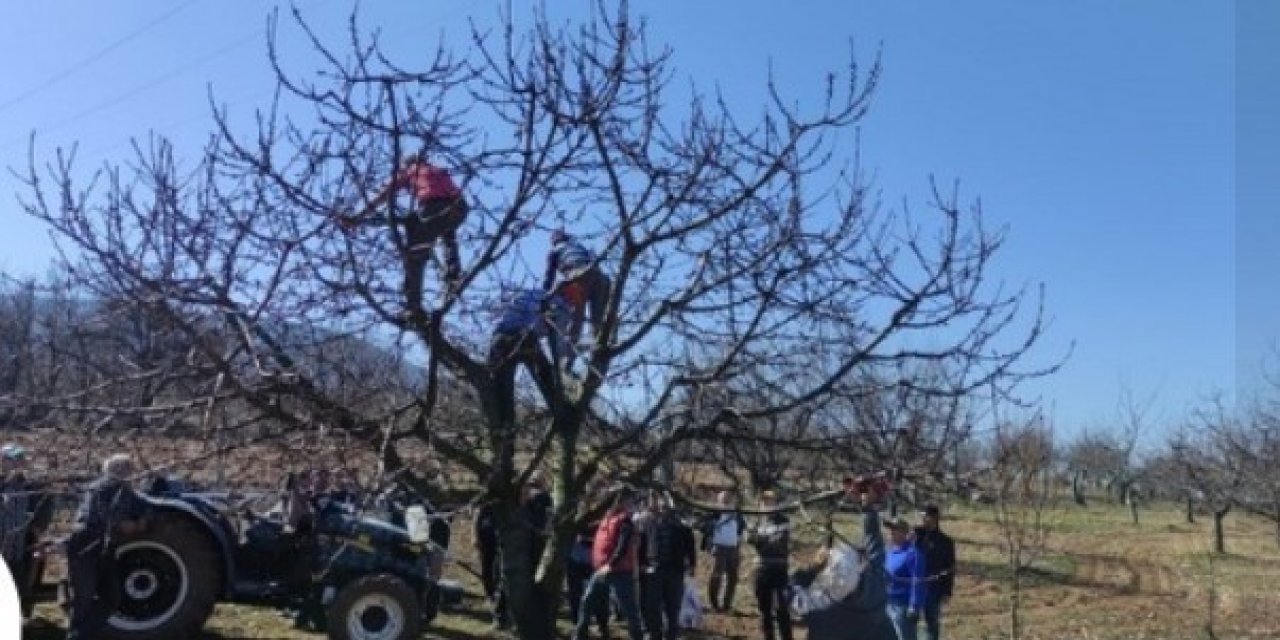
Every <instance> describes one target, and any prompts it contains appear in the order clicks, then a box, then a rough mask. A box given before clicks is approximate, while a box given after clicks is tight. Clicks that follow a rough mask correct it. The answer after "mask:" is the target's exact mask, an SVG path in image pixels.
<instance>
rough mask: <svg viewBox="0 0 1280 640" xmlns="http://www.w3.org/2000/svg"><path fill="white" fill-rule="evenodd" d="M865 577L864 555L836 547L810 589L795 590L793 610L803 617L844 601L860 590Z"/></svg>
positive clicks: (850, 548) (850, 549) (841, 546)
mask: <svg viewBox="0 0 1280 640" xmlns="http://www.w3.org/2000/svg"><path fill="white" fill-rule="evenodd" d="M861 577H862V554H861V553H859V552H858V550H857V549H854V548H853V547H851V546H849V545H847V544H843V543H842V544H837V545H836V546H834V547H832V548H831V551H829V552H828V553H827V563H826V565H825V566H823V568H822V571H819V572H818V575H817V577H815V578H814V580H813V583H812V584H810V585H809V586H808V587H799V586H797V587H794V588H793V589H792V591H791V608H792V609H793V610H794V611H795V612H796V613H797V614H799V615H801V616H804V615H806V614H808V613H809V612H810V611H821V610H823V609H826V608H828V607H831V606H832V605H835V604H836V603H839V602H840V601H842V600H844V599H845V598H847V597H848V596H849V594H851V593H853V592H854V591H855V590H857V588H858V581H859V579H861Z"/></svg>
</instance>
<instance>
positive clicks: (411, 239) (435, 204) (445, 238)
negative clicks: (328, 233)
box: [338, 148, 470, 316]
mask: <svg viewBox="0 0 1280 640" xmlns="http://www.w3.org/2000/svg"><path fill="white" fill-rule="evenodd" d="M401 190H406V191H408V192H409V194H410V196H411V197H412V203H411V205H410V207H409V211H408V213H407V215H404V216H396V215H395V213H394V212H395V211H396V208H395V207H392V208H391V212H392V213H391V215H390V216H389V217H390V218H391V224H397V225H400V227H401V229H402V230H403V231H402V232H403V233H404V252H403V261H404V295H405V313H406V315H408V316H420V315H421V314H422V312H423V309H422V289H423V275H424V272H425V270H426V266H427V261H428V260H430V259H432V258H433V257H434V255H435V244H436V241H437V240H439V241H440V242H441V243H442V244H443V245H444V261H443V276H444V282H445V286H446V287H447V289H448V290H449V291H456V290H457V287H458V283H459V280H460V278H461V276H462V260H461V258H460V257H459V255H458V235H457V234H458V228H459V227H461V226H462V223H463V222H464V221H465V220H466V218H467V213H469V211H470V208H469V207H468V206H467V201H466V198H464V197H463V196H462V190H461V189H459V188H458V185H457V184H455V183H454V181H453V178H452V177H450V175H449V173H448V172H447V171H445V170H444V169H441V168H440V167H437V166H435V165H433V164H431V163H430V162H429V161H428V160H427V151H426V149H425V148H423V149H421V150H419V151H418V152H417V153H416V154H414V155H412V156H409V158H408V159H407V160H406V161H405V162H404V164H403V166H401V167H400V169H399V170H397V171H396V173H395V174H394V175H393V176H392V177H391V179H390V180H389V181H388V182H387V184H386V186H384V187H383V188H382V190H381V191H380V192H378V194H377V195H376V196H374V197H373V199H371V200H369V202H368V204H366V205H365V207H364V208H363V209H361V210H360V211H359V212H357V213H355V214H353V215H350V216H344V217H341V218H339V219H338V222H339V224H340V225H342V228H343V229H346V230H348V231H350V230H351V229H354V228H355V227H356V226H357V225H358V224H360V223H361V222H362V221H363V220H365V219H366V218H368V217H369V216H370V215H371V214H372V213H373V211H374V209H377V208H378V207H380V206H382V205H384V204H386V203H387V202H389V201H390V200H391V199H392V198H393V197H395V195H396V194H397V193H399V192H400V191H401Z"/></svg>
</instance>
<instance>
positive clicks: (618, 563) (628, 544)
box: [591, 511, 639, 571]
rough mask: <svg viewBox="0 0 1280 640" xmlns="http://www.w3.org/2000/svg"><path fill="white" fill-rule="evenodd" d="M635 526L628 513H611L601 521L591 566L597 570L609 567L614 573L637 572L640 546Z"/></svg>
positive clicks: (592, 552)
mask: <svg viewBox="0 0 1280 640" xmlns="http://www.w3.org/2000/svg"><path fill="white" fill-rule="evenodd" d="M636 543H637V539H636V536H635V526H634V525H633V524H632V523H631V514H630V513H627V512H626V511H622V512H610V513H608V514H606V515H605V517H604V520H602V521H600V528H599V529H596V538H595V540H594V544H592V545H591V566H592V567H594V568H595V569H596V570H600V569H602V568H604V567H606V566H607V567H609V568H610V569H611V570H613V571H635V570H636V556H637V551H636V550H637V549H638V548H639V545H637V544H636Z"/></svg>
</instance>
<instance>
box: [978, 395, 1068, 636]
mask: <svg viewBox="0 0 1280 640" xmlns="http://www.w3.org/2000/svg"><path fill="white" fill-rule="evenodd" d="M988 457H989V464H990V472H989V474H990V479H991V482H992V491H993V493H994V497H995V502H994V504H993V509H994V512H995V521H996V525H997V526H998V527H999V529H1000V536H1001V538H1002V542H1003V551H1004V554H1005V561H1006V563H1007V565H1008V569H1009V573H1010V590H1009V637H1010V638H1013V639H1015V640H1016V639H1017V638H1019V637H1021V634H1022V614H1021V611H1022V581H1023V578H1024V576H1025V575H1026V571H1027V569H1029V568H1030V567H1031V566H1032V564H1033V563H1035V562H1036V561H1037V560H1038V559H1040V558H1041V557H1042V556H1043V555H1044V553H1045V552H1046V550H1047V549H1048V541H1049V531H1050V527H1049V525H1050V522H1049V520H1048V519H1047V518H1046V512H1047V511H1048V510H1049V509H1050V508H1051V507H1052V506H1053V503H1054V500H1055V498H1056V494H1057V487H1058V483H1057V482H1055V480H1054V478H1053V475H1054V434H1053V429H1052V427H1051V426H1049V425H1047V424H1045V423H1044V422H1043V421H1042V420H1040V419H1039V418H1036V419H1033V420H1029V421H1026V422H1023V423H1000V422H998V423H997V428H996V433H995V437H994V440H993V441H992V443H991V449H990V452H989V454H988Z"/></svg>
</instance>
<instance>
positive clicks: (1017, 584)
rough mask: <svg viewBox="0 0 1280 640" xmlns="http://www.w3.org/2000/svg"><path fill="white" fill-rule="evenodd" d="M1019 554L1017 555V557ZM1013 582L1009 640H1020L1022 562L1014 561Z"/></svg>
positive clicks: (1010, 594) (1011, 587) (1010, 596)
mask: <svg viewBox="0 0 1280 640" xmlns="http://www.w3.org/2000/svg"><path fill="white" fill-rule="evenodd" d="M1017 555H1019V554H1015V557H1016V556H1017ZM1012 565H1013V566H1012V567H1011V568H1012V569H1013V580H1012V583H1011V584H1010V589H1009V640H1018V638H1020V637H1022V619H1021V617H1020V616H1021V609H1022V568H1021V566H1020V565H1021V562H1020V561H1018V560H1014V562H1013V563H1012Z"/></svg>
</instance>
